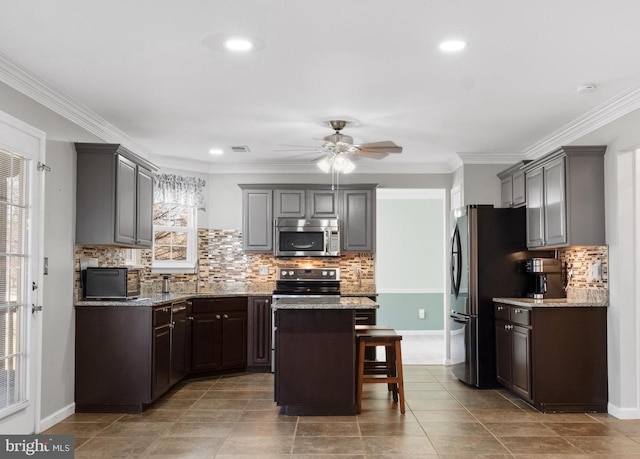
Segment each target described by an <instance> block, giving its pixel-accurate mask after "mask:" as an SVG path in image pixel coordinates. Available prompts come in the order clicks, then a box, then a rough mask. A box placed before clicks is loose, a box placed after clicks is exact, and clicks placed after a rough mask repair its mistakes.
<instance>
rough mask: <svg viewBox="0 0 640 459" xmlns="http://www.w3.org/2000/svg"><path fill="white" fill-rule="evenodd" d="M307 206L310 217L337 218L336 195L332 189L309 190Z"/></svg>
mask: <svg viewBox="0 0 640 459" xmlns="http://www.w3.org/2000/svg"><path fill="white" fill-rule="evenodd" d="M307 196H308V202H309V205H308V208H309V212H308V214H309V216H310V217H311V218H338V197H337V196H336V192H335V191H333V190H309V191H308V192H307Z"/></svg>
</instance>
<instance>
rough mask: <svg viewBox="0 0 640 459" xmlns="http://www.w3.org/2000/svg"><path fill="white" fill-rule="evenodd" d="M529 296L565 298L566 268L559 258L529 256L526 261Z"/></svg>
mask: <svg viewBox="0 0 640 459" xmlns="http://www.w3.org/2000/svg"><path fill="white" fill-rule="evenodd" d="M524 272H525V273H526V276H527V293H526V296H527V298H535V299H544V298H564V297H565V296H566V295H565V290H564V270H563V265H562V261H561V260H559V259H558V258H529V259H527V260H525V262H524Z"/></svg>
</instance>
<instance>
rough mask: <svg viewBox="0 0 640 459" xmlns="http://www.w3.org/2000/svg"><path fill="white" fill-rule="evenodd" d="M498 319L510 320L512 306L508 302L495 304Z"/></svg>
mask: <svg viewBox="0 0 640 459" xmlns="http://www.w3.org/2000/svg"><path fill="white" fill-rule="evenodd" d="M494 309H495V313H496V319H503V320H509V309H510V306H508V305H506V304H498V303H496V304H495V305H494Z"/></svg>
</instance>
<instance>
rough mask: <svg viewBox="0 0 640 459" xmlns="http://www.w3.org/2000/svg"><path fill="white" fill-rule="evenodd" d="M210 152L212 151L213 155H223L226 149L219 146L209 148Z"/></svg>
mask: <svg viewBox="0 0 640 459" xmlns="http://www.w3.org/2000/svg"><path fill="white" fill-rule="evenodd" d="M209 153H211V154H212V155H221V154H222V153H224V151H222V150H221V149H219V148H212V149H211V150H209Z"/></svg>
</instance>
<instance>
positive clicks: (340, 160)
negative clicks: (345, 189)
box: [314, 120, 402, 174]
mask: <svg viewBox="0 0 640 459" xmlns="http://www.w3.org/2000/svg"><path fill="white" fill-rule="evenodd" d="M327 124H328V125H329V126H331V128H332V129H333V130H334V131H335V132H334V133H333V134H331V135H328V136H326V137H324V138H323V139H322V143H321V145H320V147H319V148H318V150H319V151H321V152H323V153H325V155H324V156H322V157H321V158H320V159H319V160H317V159H316V160H314V161H315V162H316V164H317V165H318V167H319V168H320V169H322V170H323V171H324V172H331V171H334V172H342V173H344V174H348V173H349V172H351V171H353V170H354V169H355V164H354V163H353V161H351V159H350V156H352V157H355V158H359V157H365V158H371V159H383V158H386V157H387V156H388V155H389V153H402V147H401V146H398V145H396V144H395V143H394V142H392V141H390V140H385V141H381V142H373V143H362V144H359V145H357V144H354V143H353V137H351V136H349V135H345V134H342V133H341V132H340V131H342V129H344V128H345V126H347V124H349V122H348V121H345V120H329V121H327Z"/></svg>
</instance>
